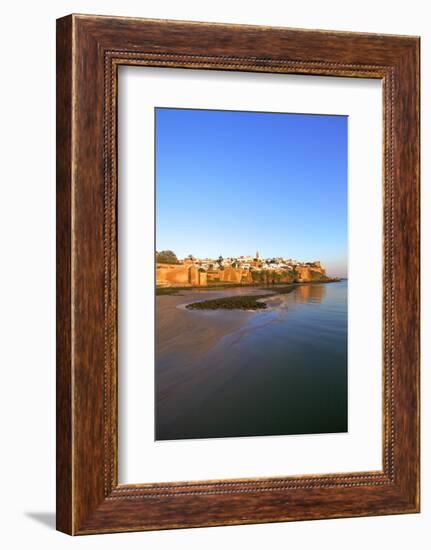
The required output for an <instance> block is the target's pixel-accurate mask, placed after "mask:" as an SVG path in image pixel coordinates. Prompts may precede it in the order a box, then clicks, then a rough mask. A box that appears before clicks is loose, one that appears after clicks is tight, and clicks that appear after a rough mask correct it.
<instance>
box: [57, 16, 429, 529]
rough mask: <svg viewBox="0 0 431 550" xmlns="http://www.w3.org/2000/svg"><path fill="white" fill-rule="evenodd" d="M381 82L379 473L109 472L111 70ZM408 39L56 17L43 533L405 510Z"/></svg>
mask: <svg viewBox="0 0 431 550" xmlns="http://www.w3.org/2000/svg"><path fill="white" fill-rule="evenodd" d="M124 64H126V65H142V66H156V67H160V66H163V67H183V68H192V69H196V70H199V69H218V70H227V71H252V72H253V71H254V72H264V73H274V72H277V73H289V74H292V73H295V74H314V75H329V76H334V77H337V76H350V77H357V78H363V77H366V78H378V79H381V80H382V82H383V102H384V109H383V111H384V121H383V124H384V138H383V139H384V148H383V149H384V162H383V166H384V174H383V182H384V184H383V189H384V266H383V269H384V280H383V285H384V304H383V326H384V334H383V351H384V353H383V357H384V359H383V363H384V364H383V377H384V383H383V404H384V411H383V417H384V426H383V434H384V436H383V442H382V452H383V470H382V471H372V472H353V473H345V474H334V475H331V474H328V475H310V476H297V477H286V478H283V479H280V478H276V479H272V478H259V479H237V480H213V481H207V482H192V481H190V482H186V483H157V484H143V485H133V486H132V485H119V484H118V480H117V386H116V383H117V355H116V342H117V323H116V319H117V288H116V275H117V264H116V262H117V251H116V246H117V244H116V197H117V181H116V147H117V143H116V138H117V136H116V116H117V113H116V101H117V98H116V90H117V68H118V66H119V65H124ZM418 430H419V38H417V37H407V36H390V35H376V34H356V33H344V32H332V31H307V30H297V29H287V28H270V27H255V26H239V25H223V24H208V23H192V22H181V21H157V20H146V19H129V18H116V17H98V16H87V15H70V16H67V17H64V18H62V19H59V20H58V21H57V528H58V529H59V530H60V531H64V532H66V533H69V534H88V533H102V532H116V531H137V530H148V529H166V528H174V527H197V526H210V525H228V524H241V523H260V522H273V521H290V520H299V519H301V520H304V519H317V518H337V517H346V516H366V515H378V514H399V513H412V512H418V511H419V432H418Z"/></svg>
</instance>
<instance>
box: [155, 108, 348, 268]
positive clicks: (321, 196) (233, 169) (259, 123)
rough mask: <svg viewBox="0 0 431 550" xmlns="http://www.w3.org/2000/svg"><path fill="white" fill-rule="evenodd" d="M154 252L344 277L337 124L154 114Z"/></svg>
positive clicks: (333, 119)
mask: <svg viewBox="0 0 431 550" xmlns="http://www.w3.org/2000/svg"><path fill="white" fill-rule="evenodd" d="M220 244H222V246H220ZM156 249H157V250H158V251H162V250H172V251H173V252H174V253H175V254H176V256H177V258H179V259H183V258H186V257H187V256H188V255H190V254H192V255H193V256H195V257H197V258H201V259H203V258H218V257H219V256H220V255H222V256H223V257H224V258H228V257H238V256H248V255H249V256H252V257H253V256H254V254H255V253H256V250H259V252H260V255H261V257H262V258H265V259H267V258H276V257H284V258H291V259H293V260H297V261H298V262H313V261H320V262H321V263H322V265H323V267H324V268H325V269H326V270H327V273H328V274H329V275H330V276H338V277H343V278H344V277H346V276H347V117H345V116H339V115H336V116H332V115H304V114H290V113H288V114H284V113H262V112H243V111H210V110H199V109H173V108H169V109H167V108H156ZM248 250H252V252H251V253H248V252H247V251H248Z"/></svg>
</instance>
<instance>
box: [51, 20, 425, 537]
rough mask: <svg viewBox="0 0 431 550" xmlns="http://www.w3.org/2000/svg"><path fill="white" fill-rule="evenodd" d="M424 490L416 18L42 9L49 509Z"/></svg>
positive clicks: (148, 514)
mask: <svg viewBox="0 0 431 550" xmlns="http://www.w3.org/2000/svg"><path fill="white" fill-rule="evenodd" d="M418 511H419V38H417V37H411V36H393V35H377V34H358V33H345V32H335V31H316V30H313V31H311V30H297V29H289V28H270V27H256V26H242V25H224V24H214V23H211V24H210V23H192V22H181V21H158V20H150V19H131V18H117V17H99V16H90V15H70V16H67V17H64V18H62V19H59V20H58V21H57V528H58V529H59V530H60V531H63V532H65V533H68V534H72V535H81V534H92V533H106V532H120V531H140V530H151V529H170V528H181V527H199V526H215V525H233V524H245V523H263V522H274V521H292V520H306V519H319V518H339V517H349V516H370V515H385V514H401V513H415V512H418Z"/></svg>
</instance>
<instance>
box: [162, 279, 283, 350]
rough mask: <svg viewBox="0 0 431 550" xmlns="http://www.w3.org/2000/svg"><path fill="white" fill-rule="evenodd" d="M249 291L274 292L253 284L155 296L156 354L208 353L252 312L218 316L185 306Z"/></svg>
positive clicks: (248, 292)
mask: <svg viewBox="0 0 431 550" xmlns="http://www.w3.org/2000/svg"><path fill="white" fill-rule="evenodd" d="M252 294H268V295H270V294H273V292H271V291H270V290H262V289H260V288H255V287H243V288H229V289H222V290H200V289H191V290H180V291H179V293H178V294H177V295H170V296H169V295H168V296H157V297H156V334H157V337H156V351H157V353H158V354H160V355H163V354H169V353H187V354H190V353H192V354H193V355H195V356H196V355H199V354H203V353H205V352H207V351H208V350H209V349H210V348H212V347H213V346H214V345H215V344H216V343H217V342H218V341H219V340H220V339H221V338H222V337H223V336H226V335H227V334H230V333H232V332H234V331H235V330H237V329H238V328H239V327H240V326H241V325H242V324H243V323H244V322H245V321H246V319H247V317H248V316H250V315H253V314H254V313H253V312H248V311H231V312H224V313H223V315H219V314H218V313H217V312H211V311H208V312H203V311H199V312H194V311H191V310H187V309H185V307H184V306H186V305H187V304H191V303H193V302H198V301H200V300H209V299H213V298H224V297H228V296H243V295H252Z"/></svg>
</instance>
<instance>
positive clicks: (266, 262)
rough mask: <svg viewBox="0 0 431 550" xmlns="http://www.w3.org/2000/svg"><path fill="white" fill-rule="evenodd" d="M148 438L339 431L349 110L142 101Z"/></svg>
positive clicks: (343, 401) (343, 421)
mask: <svg viewBox="0 0 431 550" xmlns="http://www.w3.org/2000/svg"><path fill="white" fill-rule="evenodd" d="M155 197H156V199H155V203H156V204H155V212H156V219H155V265H154V269H155V327H156V330H155V367H154V368H155V440H156V441H166V440H183V439H206V438H227V437H253V436H289V435H300V434H330V433H343V432H344V433H345V432H347V431H348V350H347V339H348V299H347V297H348V116H347V115H343V114H342V113H341V114H339V115H333V114H330V115H328V114H324V113H322V114H320V113H313V114H304V113H288V112H286V113H280V112H261V111H259V112H255V111H233V110H210V109H189V108H181V109H179V108H174V107H172V108H171V107H169V108H167V107H156V108H155Z"/></svg>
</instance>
